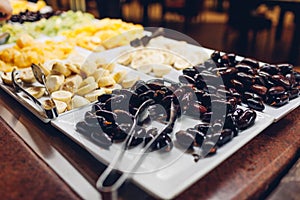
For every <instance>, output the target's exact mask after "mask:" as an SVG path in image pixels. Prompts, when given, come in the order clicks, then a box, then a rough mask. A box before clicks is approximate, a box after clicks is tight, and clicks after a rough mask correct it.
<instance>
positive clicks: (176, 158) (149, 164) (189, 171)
mask: <svg viewBox="0 0 300 200" xmlns="http://www.w3.org/2000/svg"><path fill="white" fill-rule="evenodd" d="M89 110H91V106H87V107H84V108H82V109H80V110H77V111H73V112H71V113H68V114H66V115H64V116H60V117H59V118H57V119H55V120H52V121H51V124H52V125H53V126H54V127H56V128H57V129H58V130H60V131H61V132H62V133H64V134H65V135H67V136H68V137H69V138H71V139H72V140H74V141H75V142H76V143H78V144H79V145H81V146H82V147H84V148H85V149H86V150H87V151H89V152H90V153H91V154H92V155H93V156H94V157H95V158H96V159H98V160H99V161H101V162H104V163H105V164H108V163H109V162H110V161H111V160H112V159H113V156H114V155H115V153H116V151H118V150H119V149H120V147H121V146H120V145H121V144H113V145H112V146H111V147H110V149H109V150H107V149H103V148H101V147H99V146H97V144H95V143H94V142H92V141H91V140H90V139H89V138H88V137H85V136H84V135H82V134H80V133H78V132H77V131H76V128H75V125H76V123H77V122H79V121H81V120H83V119H84V114H85V112H86V111H89ZM273 121H274V118H273V117H271V116H268V115H265V114H262V113H258V115H257V119H256V121H255V124H254V125H253V126H252V127H250V128H248V129H247V130H244V131H242V132H240V134H239V135H238V136H237V137H235V138H234V139H233V140H232V141H230V142H229V143H227V144H225V145H224V146H222V147H221V148H219V149H218V151H217V154H216V155H213V156H211V157H208V158H204V159H200V160H199V161H198V162H195V161H194V158H193V156H192V155H191V154H188V153H184V151H183V150H182V149H180V148H178V147H177V145H176V143H175V145H174V147H173V149H172V150H171V151H170V152H168V153H159V152H152V153H149V154H148V155H147V157H146V158H145V159H144V161H143V162H142V163H141V165H140V166H139V168H138V169H137V171H136V172H135V173H134V174H133V176H132V180H133V182H134V183H135V184H137V185H139V186H140V187H141V188H143V189H144V190H145V191H148V192H149V193H150V194H152V195H153V196H156V197H159V198H162V199H170V198H173V197H175V196H176V195H178V194H180V193H181V192H183V191H184V190H185V189H187V188H188V187H189V186H190V185H192V184H193V183H195V182H196V181H198V180H199V179H200V178H202V177H203V176H205V175H206V174H207V173H208V172H210V171H211V170H213V169H214V168H215V167H216V166H218V165H219V164H221V163H222V162H223V161H224V160H226V159H227V158H228V157H230V156H231V155H232V154H234V153H235V152H236V151H237V150H238V149H240V148H241V147H243V146H244V145H245V144H246V143H248V142H249V141H250V140H251V139H253V138H254V137H255V136H256V135H258V134H259V133H261V132H262V131H263V130H264V129H265V128H266V127H268V126H269V125H270V124H272V122H273ZM198 123H200V121H197V120H193V119H191V118H188V117H183V118H182V119H181V120H179V121H178V122H176V126H175V130H174V133H175V132H176V131H178V130H185V129H186V128H189V127H193V126H194V125H195V124H198ZM173 136H174V135H173ZM137 150H139V147H136V148H134V149H132V150H129V151H128V152H127V153H126V154H124V157H123V159H122V162H121V164H120V167H119V168H118V169H120V170H123V171H126V166H128V164H129V163H130V162H131V161H132V160H133V158H134V155H135V153H136V152H137Z"/></svg>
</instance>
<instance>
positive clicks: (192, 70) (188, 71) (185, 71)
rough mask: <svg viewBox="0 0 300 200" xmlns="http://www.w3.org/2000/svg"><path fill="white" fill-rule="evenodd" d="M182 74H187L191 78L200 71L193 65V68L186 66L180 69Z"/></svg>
mask: <svg viewBox="0 0 300 200" xmlns="http://www.w3.org/2000/svg"><path fill="white" fill-rule="evenodd" d="M182 73H183V75H185V76H188V77H190V78H192V79H194V77H195V76H196V74H198V73H200V72H199V71H197V70H196V68H195V67H193V68H186V69H183V70H182Z"/></svg>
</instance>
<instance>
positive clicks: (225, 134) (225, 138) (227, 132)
mask: <svg viewBox="0 0 300 200" xmlns="http://www.w3.org/2000/svg"><path fill="white" fill-rule="evenodd" d="M233 136H234V133H233V131H232V130H231V129H223V130H222V131H221V134H220V137H219V140H218V142H217V145H218V146H222V145H224V144H226V143H227V142H229V141H230V140H231V139H232V138H233Z"/></svg>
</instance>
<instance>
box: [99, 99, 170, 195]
mask: <svg viewBox="0 0 300 200" xmlns="http://www.w3.org/2000/svg"><path fill="white" fill-rule="evenodd" d="M151 101H153V100H151V99H150V100H147V101H145V102H144V103H143V104H142V105H141V106H140V107H139V109H138V111H137V112H136V114H135V117H134V122H133V125H132V127H131V129H130V131H129V133H128V135H127V137H126V139H125V142H124V143H123V145H122V149H121V151H119V153H117V155H115V156H114V158H113V160H112V162H111V163H110V164H109V166H108V167H107V168H106V169H105V171H104V172H103V173H102V174H101V175H100V177H99V178H98V180H97V183H96V187H97V188H98V189H99V190H100V191H102V192H116V191H117V189H118V188H119V187H120V186H121V185H122V184H123V183H124V181H126V179H127V178H128V177H129V176H130V174H131V173H132V172H133V171H134V170H135V169H136V167H137V166H139V165H138V164H139V163H140V162H141V161H142V160H143V158H144V157H145V155H147V154H146V153H147V152H148V151H149V150H150V147H151V145H152V144H153V143H154V142H155V141H156V139H157V138H158V137H159V136H160V135H161V134H162V133H163V132H165V131H166V130H167V129H169V128H170V127H171V128H173V127H174V123H175V120H176V112H173V111H174V109H175V107H174V102H173V101H172V102H171V111H170V113H171V114H170V119H169V121H168V122H167V124H166V125H165V126H164V127H163V128H162V129H161V130H160V131H159V132H158V134H157V135H155V137H153V138H152V140H150V142H149V143H148V144H147V145H146V146H144V147H143V148H142V149H141V150H140V151H139V152H138V154H137V156H136V157H135V158H134V160H133V161H132V162H130V166H129V168H128V169H127V171H126V172H123V173H122V175H119V174H120V172H118V170H116V169H115V167H116V166H118V164H119V163H120V162H121V159H122V156H123V155H124V153H125V151H126V150H127V149H128V148H129V144H130V141H131V139H132V137H133V130H134V128H135V126H136V124H137V121H138V118H139V116H140V115H142V114H143V112H148V111H147V108H148V107H149V105H151ZM116 176H118V177H116ZM109 177H113V178H114V179H116V180H115V181H114V183H112V184H111V185H109V184H105V181H108V182H110V181H109Z"/></svg>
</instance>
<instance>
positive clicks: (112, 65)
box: [103, 63, 116, 73]
mask: <svg viewBox="0 0 300 200" xmlns="http://www.w3.org/2000/svg"><path fill="white" fill-rule="evenodd" d="M115 67H116V64H115V63H107V64H106V65H104V66H103V68H104V69H106V70H108V71H109V72H111V73H112V72H113V71H114V70H115Z"/></svg>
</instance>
